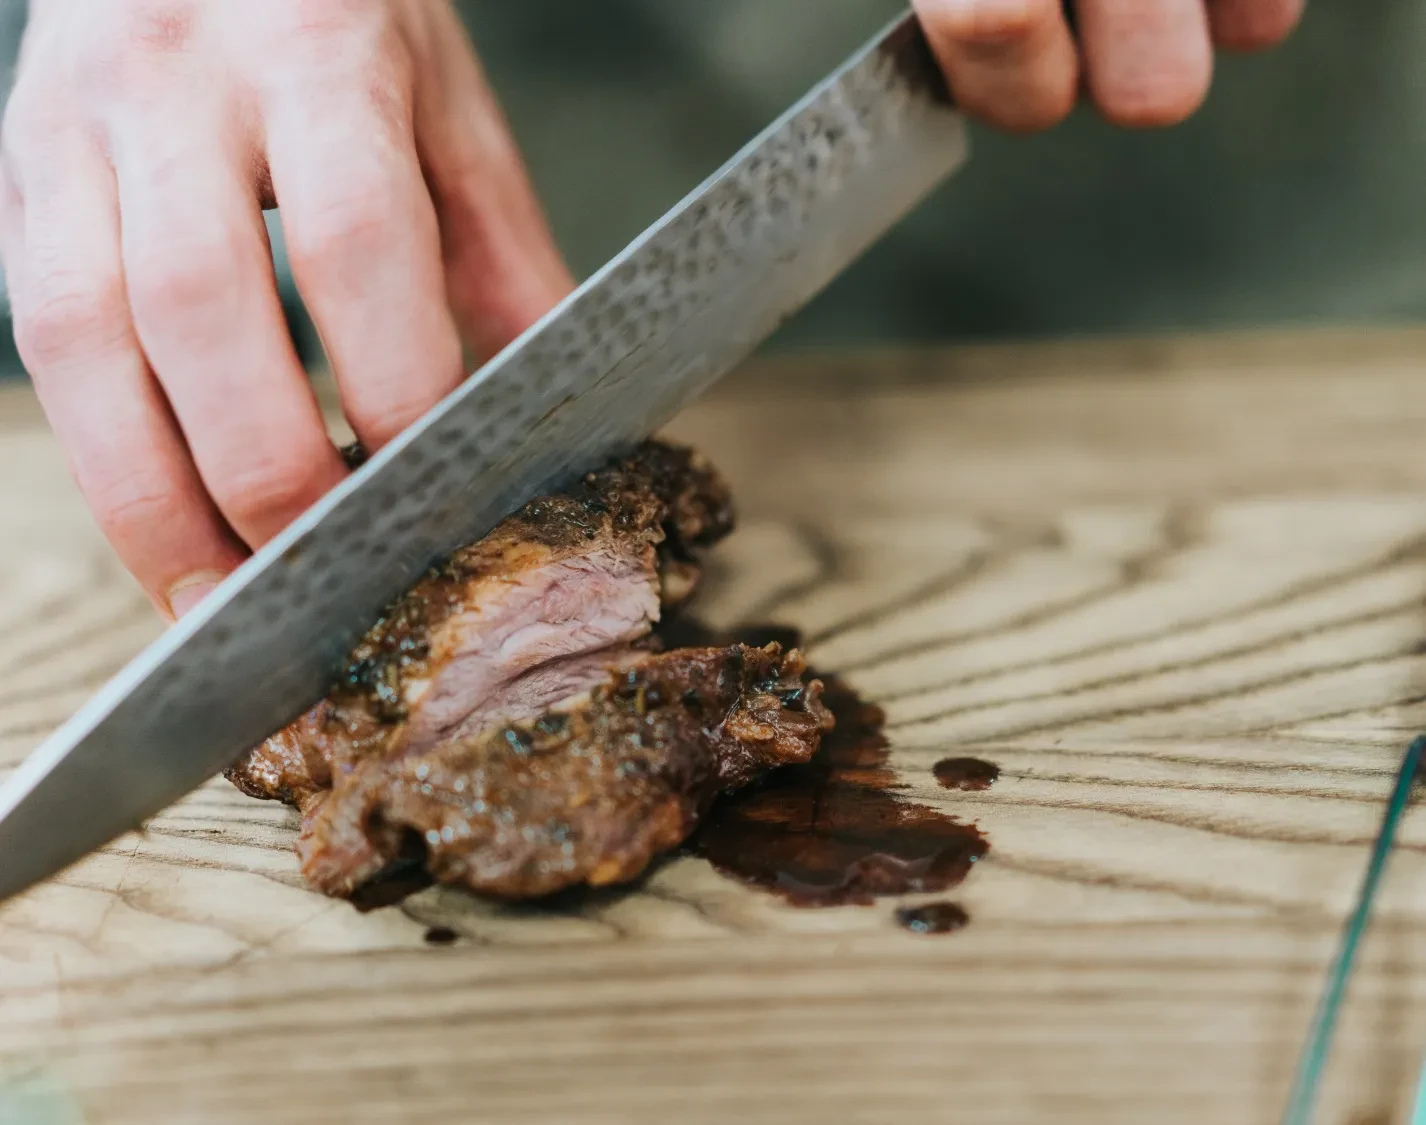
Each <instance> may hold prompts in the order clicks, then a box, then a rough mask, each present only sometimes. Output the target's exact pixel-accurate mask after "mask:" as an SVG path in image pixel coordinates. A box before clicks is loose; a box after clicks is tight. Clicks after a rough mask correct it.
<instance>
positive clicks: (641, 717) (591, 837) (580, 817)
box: [298, 644, 832, 898]
mask: <svg viewBox="0 0 1426 1125" xmlns="http://www.w3.org/2000/svg"><path fill="white" fill-rule="evenodd" d="M630 659H631V665H630V666H627V667H625V668H624V670H623V671H621V672H618V673H615V674H610V673H608V672H605V673H604V674H603V675H602V677H601V680H602V682H601V683H600V684H599V685H598V686H596V687H595V688H594V689H593V690H592V691H588V692H585V693H584V694H583V695H581V696H578V697H576V698H574V699H568V700H565V701H564V702H563V703H562V704H561V705H559V706H558V707H556V708H553V709H551V710H548V711H546V712H545V713H544V714H542V715H540V717H538V718H527V719H525V720H522V721H519V722H513V723H501V724H497V725H495V726H492V727H488V728H486V729H485V730H483V731H481V732H479V733H473V734H469V735H464V736H458V737H455V738H449V739H446V740H444V741H441V742H439V743H434V744H431V743H428V744H426V745H425V746H424V747H423V748H421V749H419V750H414V751H412V750H408V751H407V752H405V753H400V754H396V755H389V756H386V757H374V756H368V757H367V758H365V759H364V760H362V761H361V762H359V763H358V764H357V765H356V766H355V767H354V768H353V769H351V770H350V771H348V772H345V773H342V774H340V775H339V776H337V777H336V778H335V782H334V786H333V788H332V790H331V792H330V793H327V794H325V796H322V797H319V798H315V799H312V800H310V801H309V803H308V814H307V816H306V817H305V823H304V828H303V833H302V838H301V841H300V843H299V845H298V853H299V855H300V856H301V859H302V870H303V873H304V875H306V877H307V879H308V880H309V881H310V882H311V883H312V884H314V885H315V886H316V887H318V888H319V889H321V890H323V891H325V892H327V893H328V894H333V895H339V896H347V895H351V894H352V893H354V892H355V891H357V890H359V889H360V888H361V886H362V885H363V884H365V883H367V882H368V881H369V880H371V879H373V878H375V877H376V876H377V875H379V874H380V873H381V871H382V870H383V868H385V867H387V866H388V865H389V864H391V863H393V862H395V861H397V860H398V859H399V858H401V857H403V856H409V855H410V854H411V851H412V847H413V845H414V846H415V848H416V849H417V850H418V851H420V850H423V851H424V857H425V859H424V862H425V864H426V866H427V868H428V869H429V871H430V873H431V874H432V875H433V876H434V877H435V878H436V879H438V880H439V881H441V882H447V883H461V884H464V885H466V886H468V887H470V888H472V889H473V890H476V891H480V892H482V893H484V894H488V895H494V896H499V897H506V898H525V897H532V896H537V895H544V894H549V893H551V892H554V891H557V890H560V889H563V888H566V887H570V886H574V885H577V884H580V883H585V884H589V885H592V886H600V885H605V884H609V883H617V882H622V881H625V880H628V879H632V878H633V877H634V876H636V875H638V874H639V873H640V872H641V871H643V870H644V868H645V867H646V866H647V865H648V863H649V862H650V860H651V859H653V858H654V857H655V856H656V855H657V854H659V853H660V852H663V851H666V850H668V849H670V848H673V847H675V846H677V845H678V844H679V843H681V842H682V841H683V840H684V838H685V837H686V836H687V835H688V834H689V832H691V831H692V829H693V827H694V825H695V824H696V822H697V820H698V817H699V816H700V814H701V813H702V812H703V811H704V810H705V809H706V808H707V806H708V803H709V802H710V801H711V800H712V798H713V797H714V796H715V795H717V794H718V793H719V792H722V791H725V790H731V789H736V788H738V787H740V786H742V785H745V784H747V783H748V782H749V781H751V780H752V779H753V778H754V777H756V776H757V775H758V774H760V773H761V772H763V771H764V770H767V769H770V768H772V767H774V766H778V765H784V764H790V763H794V762H805V761H807V760H808V759H809V758H810V757H811V756H812V754H813V752H814V751H815V750H816V748H817V746H818V743H819V742H820V740H821V737H822V734H823V732H824V731H826V730H828V729H830V727H831V725H832V720H831V715H830V712H828V711H827V709H826V708H825V707H824V706H823V705H822V702H821V690H822V685H821V684H820V683H819V682H817V681H812V682H810V683H808V682H806V681H805V680H804V676H805V666H804V664H803V661H802V657H801V654H800V653H798V652H797V651H795V650H794V651H792V652H789V653H786V654H784V653H783V652H782V649H781V648H780V646H778V645H777V644H770V645H768V646H767V647H766V648H761V649H758V648H748V647H746V646H743V645H733V646H731V647H727V648H689V649H679V650H676V651H674V652H669V653H663V654H658V655H651V654H648V653H640V654H637V655H635V656H633V657H631V658H630Z"/></svg>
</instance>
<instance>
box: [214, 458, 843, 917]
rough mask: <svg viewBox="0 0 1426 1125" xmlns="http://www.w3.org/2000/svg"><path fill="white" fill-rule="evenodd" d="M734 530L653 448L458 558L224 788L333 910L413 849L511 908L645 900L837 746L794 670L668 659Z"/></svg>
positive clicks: (697, 476)
mask: <svg viewBox="0 0 1426 1125" xmlns="http://www.w3.org/2000/svg"><path fill="white" fill-rule="evenodd" d="M731 526H732V511H731V503H730V498H729V494H728V490H727V487H726V486H725V484H724V483H723V481H722V480H721V478H719V477H718V475H717V474H716V473H715V472H714V471H713V470H712V469H711V468H710V467H709V466H708V465H707V464H706V463H705V462H704V461H703V460H702V459H701V458H700V457H699V456H698V455H697V454H694V453H692V452H690V451H688V450H684V449H680V448H677V447H674V446H670V445H665V444H663V443H658V442H648V443H645V444H644V445H643V446H641V447H640V448H639V449H638V450H637V451H636V452H635V453H634V454H632V455H631V456H630V457H628V458H625V459H623V460H621V461H619V462H616V463H615V464H613V465H611V466H609V467H607V468H606V469H603V470H601V471H599V472H595V473H591V474H589V475H588V476H586V477H585V478H584V480H583V481H581V482H580V483H579V484H577V485H576V486H575V487H573V488H571V489H568V490H566V491H563V492H560V493H558V494H555V495H551V496H547V497H542V498H540V499H538V500H535V501H532V502H531V503H530V504H527V505H526V506H525V507H524V508H522V509H521V510H520V511H519V512H517V513H516V514H515V515H513V516H511V517H510V518H508V519H507V520H505V521H504V522H503V523H501V524H500V525H499V526H498V527H497V528H496V529H495V530H494V531H492V532H491V534H490V535H488V536H486V537H485V538H484V539H482V540H480V541H479V542H477V543H474V544H471V545H470V546H467V547H464V548H462V549H460V550H458V551H456V552H455V553H454V554H453V555H452V556H451V557H450V558H449V559H448V560H447V561H446V562H445V563H444V564H443V565H441V566H440V567H437V568H436V569H434V570H433V571H431V572H430V573H429V574H428V575H427V576H426V577H425V578H423V579H422V580H421V581H420V582H418V583H417V584H416V585H415V586H413V587H412V589H411V590H410V591H409V592H408V593H407V594H406V595H405V596H404V597H402V598H400V599H398V600H397V602H396V603H394V604H393V605H392V606H391V607H390V609H389V610H388V611H387V613H386V614H385V615H384V616H383V617H382V619H381V620H380V621H378V622H377V624H376V625H375V626H374V627H373V628H372V629H371V630H370V631H369V632H368V633H367V634H366V636H365V637H364V638H363V639H362V640H361V642H360V643H359V644H358V645H357V646H356V648H355V649H354V650H353V652H352V654H351V656H350V658H349V660H348V662H347V665H346V666H345V668H344V669H343V670H342V672H341V674H340V675H339V677H338V679H337V682H336V684H335V686H334V688H333V689H332V691H331V692H330V693H329V694H328V695H327V697H326V698H325V699H323V700H322V701H321V702H319V703H318V704H317V705H316V706H315V707H313V708H312V709H311V710H310V711H308V712H307V714H305V715H303V716H302V717H301V718H299V719H298V720H297V721H296V722H294V723H293V724H291V725H290V726H289V727H287V728H286V729H284V730H283V731H280V732H279V733H278V734H276V735H274V736H273V737H272V738H269V739H268V740H267V741H266V742H265V743H264V744H263V745H262V746H260V747H257V748H256V749H254V750H253V751H252V752H250V753H249V754H248V755H246V756H245V758H244V759H243V760H241V761H240V762H238V763H237V764H236V765H235V766H234V767H233V768H232V769H230V770H229V771H228V774H227V776H228V777H229V779H230V780H232V781H233V783H234V784H236V785H237V786H238V787H239V788H240V789H242V790H243V791H244V792H247V793H249V794H251V795H253V796H257V797H265V798H271V799H277V800H283V801H286V802H288V803H290V804H294V805H296V806H298V807H299V808H300V809H302V811H303V834H302V839H301V843H300V844H299V853H300V854H301V856H302V859H303V870H304V873H305V874H306V875H307V877H308V879H309V880H310V881H311V882H313V883H314V884H315V885H317V886H318V887H319V888H321V889H322V890H325V891H327V892H328V893H331V894H338V895H349V894H352V893H353V892H355V891H356V890H358V889H359V888H360V887H361V886H362V885H363V884H364V883H366V882H367V881H369V880H371V879H372V878H374V877H376V876H377V875H379V874H380V873H381V871H382V870H383V869H384V868H386V867H387V866H388V865H389V864H391V863H392V862H394V861H396V860H397V858H398V856H406V855H409V854H410V851H411V848H412V846H413V844H414V845H415V846H416V847H417V848H418V849H421V848H423V849H424V855H425V861H426V865H427V867H428V868H429V870H430V872H431V873H432V874H433V875H434V876H435V877H437V878H438V879H442V880H444V881H450V882H460V883H465V884H466V885H468V886H470V887H472V888H474V889H476V890H480V891H483V892H486V893H490V894H496V895H501V896H505V897H524V896H529V895H538V894H545V893H548V892H550V891H553V890H557V889H559V888H560V887H564V886H569V885H572V884H574V883H579V882H587V883H607V882H611V881H618V880H620V879H626V878H630V877H632V876H633V875H635V874H637V873H638V872H639V871H640V870H642V869H643V867H644V866H645V865H646V864H647V863H648V861H649V860H650V859H651V858H652V857H653V856H654V855H655V854H657V853H658V852H659V851H661V850H664V849H666V848H669V847H672V846H674V845H676V844H677V843H679V842H680V841H681V840H682V839H683V838H684V836H686V835H687V833H688V832H689V831H690V830H691V829H692V827H693V824H694V823H695V821H696V818H697V816H698V815H699V813H700V812H701V810H702V808H703V807H704V806H706V804H707V802H708V801H709V800H710V799H711V798H712V796H713V795H715V794H716V793H717V792H718V791H720V790H722V789H727V788H734V787H736V786H737V785H740V784H743V783H745V782H746V781H748V780H750V779H751V777H752V776H753V775H754V774H756V773H757V772H760V771H761V770H762V769H766V768H768V767H770V766H772V765H776V764H781V763H783V762H794V761H802V760H806V758H807V757H809V756H810V755H811V754H812V752H813V751H814V750H815V749H816V747H817V743H818V740H819V739H820V735H821V731H822V730H823V729H824V728H825V726H827V725H829V724H830V718H829V716H828V713H827V712H826V710H825V709H824V708H822V707H821V704H820V702H819V699H818V693H819V691H820V685H817V684H815V683H813V684H804V683H803V679H804V668H803V665H802V661H801V657H800V655H799V654H797V653H796V652H792V653H787V654H783V653H782V652H781V650H780V649H778V648H777V646H770V647H769V648H768V649H747V648H743V647H742V646H734V647H731V648H726V649H684V650H676V651H674V652H671V653H656V651H655V650H656V649H657V647H658V646H657V644H656V643H655V642H654V641H653V640H652V639H651V638H650V636H649V633H650V630H651V629H652V627H653V625H654V623H655V622H656V621H658V620H659V618H660V615H661V613H662V611H663V610H664V609H666V608H669V607H672V606H677V605H679V604H681V603H682V602H684V601H685V600H687V598H688V597H689V596H690V595H691V594H692V592H693V590H694V589H695V587H696V585H697V583H698V578H699V573H700V572H699V557H700V555H701V553H702V551H703V550H704V549H706V548H707V547H709V546H711V545H712V544H713V543H715V542H716V541H717V540H719V539H720V538H722V537H723V536H724V535H726V534H727V533H728V531H729V530H730V529H731Z"/></svg>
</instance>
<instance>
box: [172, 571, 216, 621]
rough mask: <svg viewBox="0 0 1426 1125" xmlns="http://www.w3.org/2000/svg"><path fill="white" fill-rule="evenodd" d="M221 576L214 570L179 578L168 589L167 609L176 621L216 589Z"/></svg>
mask: <svg viewBox="0 0 1426 1125" xmlns="http://www.w3.org/2000/svg"><path fill="white" fill-rule="evenodd" d="M222 580H223V575H222V574H219V573H218V572H217V571H214V570H204V571H199V572H198V573H197V574H190V575H188V577H186V578H180V579H179V580H178V581H177V582H175V583H174V584H173V585H172V586H170V587H169V588H168V609H169V613H170V614H171V615H172V617H173V619H174V620H175V621H177V620H178V619H179V618H180V617H182V616H183V615H184V614H185V613H187V612H188V611H189V610H190V609H192V608H193V607H194V606H196V605H197V604H198V603H199V602H201V601H202V600H203V599H204V598H206V597H207V596H208V595H209V594H211V593H212V592H213V591H214V589H215V588H216V587H217V585H218V583H219V582H221V581H222Z"/></svg>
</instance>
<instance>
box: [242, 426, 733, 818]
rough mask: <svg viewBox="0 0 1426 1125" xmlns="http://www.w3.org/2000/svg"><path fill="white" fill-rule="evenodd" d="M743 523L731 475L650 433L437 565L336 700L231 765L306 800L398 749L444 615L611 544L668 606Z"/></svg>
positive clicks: (434, 655)
mask: <svg viewBox="0 0 1426 1125" xmlns="http://www.w3.org/2000/svg"><path fill="white" fill-rule="evenodd" d="M343 455H344V457H346V458H347V460H348V463H349V464H358V463H360V459H361V457H362V452H361V450H360V447H359V446H349V447H348V448H347V449H345V450H343ZM732 524H733V509H732V501H731V496H730V494H729V491H728V488H727V485H726V484H725V483H724V482H723V480H722V479H721V477H720V476H719V475H718V474H717V472H716V471H715V470H714V469H713V468H712V467H711V466H710V465H708V463H707V462H706V461H705V460H704V459H703V458H702V457H701V456H700V455H699V454H697V453H695V452H693V451H691V450H688V449H684V448H680V447H676V446H672V445H667V444H664V443H661V442H653V441H651V442H646V443H644V444H643V445H641V446H640V447H639V448H638V449H637V450H635V452H634V453H633V454H631V455H630V456H629V457H627V458H624V459H623V460H621V461H618V462H616V463H614V464H613V465H611V466H609V467H607V468H605V469H602V470H599V471H598V472H594V473H590V474H588V475H587V476H586V477H585V478H584V479H583V480H582V481H580V482H579V483H578V484H576V485H575V486H573V487H572V488H570V489H567V490H565V491H564V492H561V493H558V494H555V495H552V496H546V497H541V498H539V499H537V500H534V501H531V502H530V503H529V504H527V505H526V506H525V507H524V508H522V509H521V510H520V511H518V512H516V513H515V514H514V515H513V516H511V517H509V518H508V519H506V520H505V521H503V522H502V523H501V524H500V525H499V526H498V527H497V528H496V529H495V530H494V531H492V532H491V534H490V535H488V536H486V537H485V538H484V539H482V540H480V541H479V542H477V543H473V544H470V545H469V546H467V547H464V548H461V549H459V550H457V551H456V552H455V553H454V554H453V555H452V556H451V558H450V559H448V560H447V561H446V562H445V563H444V564H442V565H441V566H439V567H436V568H434V569H433V570H431V571H430V572H429V573H428V574H427V575H426V576H425V577H424V578H422V579H421V580H420V581H419V582H417V583H416V585H415V586H413V587H412V589H411V590H410V591H408V592H407V593H406V594H405V595H404V596H403V597H401V598H400V599H398V600H397V601H396V602H395V603H394V604H393V605H392V606H391V607H390V609H389V610H388V611H387V612H386V613H385V614H384V615H383V616H382V618H381V619H380V620H379V621H378V622H377V623H376V625H375V626H373V627H372V629H371V630H369V631H368V632H367V634H366V636H365V637H363V638H362V640H361V641H360V642H359V643H358V645H357V646H356V647H355V648H354V649H353V651H352V653H351V654H350V657H349V659H348V661H347V663H346V665H345V666H344V667H343V668H342V670H341V672H340V673H339V675H338V677H337V679H336V683H335V685H334V687H333V689H332V690H331V692H329V694H328V696H327V698H326V699H324V700H323V701H322V702H321V703H320V704H318V705H317V706H316V707H314V708H313V709H312V710H311V711H309V712H308V713H307V714H306V715H304V716H303V717H302V718H300V719H299V720H297V722H295V723H294V724H292V725H291V726H289V727H288V728H287V729H286V730H284V731H282V732H280V733H279V734H277V735H274V736H273V737H272V738H270V739H268V740H267V741H266V742H265V743H264V744H263V745H262V746H259V747H257V748H256V749H254V750H253V751H251V752H250V753H249V754H248V755H246V756H245V757H244V758H243V759H242V760H241V761H239V762H238V763H236V764H235V765H234V766H232V767H231V768H229V769H228V770H227V771H226V773H225V775H226V776H227V777H228V779H229V780H230V781H231V782H233V784H235V785H236V786H238V788H240V789H242V790H243V791H244V792H245V793H248V794H250V795H251V796H255V797H266V798H271V799H276V800H283V801H288V802H290V803H293V804H301V803H302V802H303V801H304V800H305V799H306V797H308V796H310V795H311V794H313V793H316V792H319V791H321V790H323V789H326V788H327V787H328V786H329V785H330V784H331V778H332V775H333V773H336V774H341V773H343V772H345V771H347V770H350V769H351V768H353V767H354V766H355V764H356V763H357V762H359V761H361V760H363V759H364V758H366V757H369V756H373V755H375V756H381V755H384V754H386V753H388V752H390V750H391V749H392V747H391V743H392V740H393V739H394V738H397V737H399V736H400V733H401V729H402V724H403V723H404V722H405V721H406V719H407V718H408V711H409V704H408V692H407V687H408V685H409V684H410V683H412V682H417V683H419V682H420V681H422V680H423V679H426V678H427V677H429V676H430V674H431V672H432V665H433V664H440V663H441V661H442V660H444V659H446V658H447V657H448V656H449V652H448V651H445V650H441V651H433V645H436V646H437V647H439V645H440V643H441V642H440V637H441V626H442V625H443V624H444V623H445V622H447V621H450V620H452V618H453V617H455V615H458V614H463V613H467V612H469V611H470V610H472V609H473V608H478V607H479V606H480V604H481V603H482V602H488V601H489V600H491V599H492V597H493V596H495V595H498V594H499V593H501V592H502V590H508V589H509V582H510V580H511V579H512V577H513V576H515V575H517V574H519V573H521V572H522V571H523V572H530V571H534V570H536V569H538V568H541V567H550V566H553V565H557V564H558V563H559V562H560V561H561V560H564V559H571V560H577V559H578V558H579V557H580V556H581V555H583V554H584V553H596V554H597V553H599V552H601V551H605V550H606V549H607V552H606V553H607V555H609V556H617V557H620V558H626V559H628V560H630V565H631V566H632V567H633V568H634V569H635V570H639V571H642V572H646V573H647V574H648V575H649V576H650V579H649V580H650V581H654V580H656V581H657V582H658V590H657V591H656V592H655V593H653V594H650V595H648V597H649V607H650V609H652V610H654V611H655V612H654V616H657V613H656V600H657V598H658V597H660V596H661V598H662V600H663V601H664V603H665V604H666V605H669V604H675V603H677V602H681V601H682V600H684V599H685V598H687V597H688V596H690V595H691V593H692V591H693V588H694V587H695V586H696V583H697V579H698V576H699V568H698V556H699V554H700V552H701V551H702V550H703V549H704V548H706V547H708V546H710V545H711V544H713V543H715V542H716V541H717V540H719V539H721V538H722V537H723V536H725V535H726V534H727V533H728V532H729V531H730V530H731V528H732ZM655 552H657V570H656V571H655ZM655 575H656V578H655ZM616 639H617V638H616ZM480 702H481V701H480V700H478V699H475V700H472V701H471V705H472V707H475V706H476V705H478V704H479V703H480Z"/></svg>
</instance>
